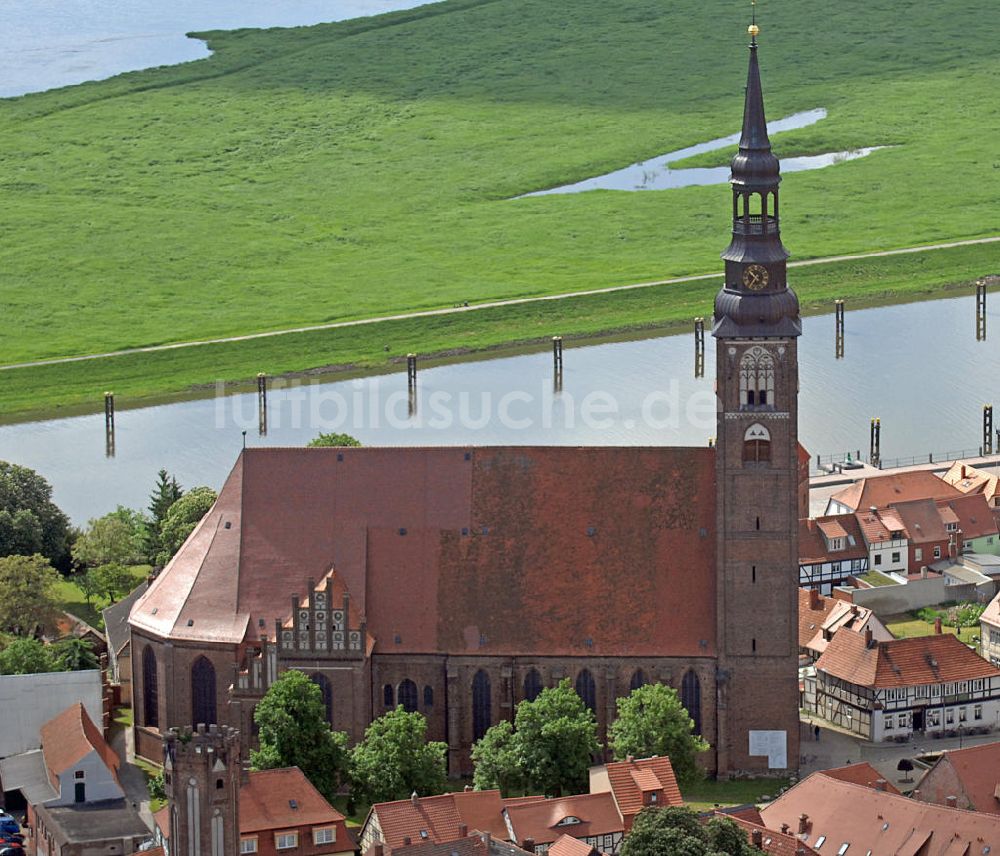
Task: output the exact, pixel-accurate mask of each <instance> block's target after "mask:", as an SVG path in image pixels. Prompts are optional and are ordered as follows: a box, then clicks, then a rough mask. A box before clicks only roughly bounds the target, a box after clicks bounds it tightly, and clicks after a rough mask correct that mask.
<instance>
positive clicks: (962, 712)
mask: <svg viewBox="0 0 1000 856" xmlns="http://www.w3.org/2000/svg"><path fill="white" fill-rule="evenodd" d="M965 720H966V716H965V708H964V707H960V708H959V709H958V721H959V722H965Z"/></svg>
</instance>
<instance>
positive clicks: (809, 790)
mask: <svg viewBox="0 0 1000 856" xmlns="http://www.w3.org/2000/svg"><path fill="white" fill-rule="evenodd" d="M761 815H762V817H763V819H764V823H765V824H766V825H767V828H768V829H771V830H775V829H780V828H781V825H782V824H788V826H789V827H790V831H791V832H792V833H793V834H794V833H796V832H797V831H798V828H799V818H800V816H801V815H806V821H805V824H806V832H805V833H804V835H803V836H800V838H804V843H806V844H808V845H809V846H812V847H816V846H817V842H818V840H819V838H820V837H821V836H824V837H825V841H824V845H823V846H822V847H818V848H817V849H818V850H819V852H820V853H828V854H829V853H837V852H838V850H839V848H840V847H841V846H842V845H843V844H848V845H849V847H848V849H847V854H848V856H852V854H854V853H860V854H864V853H867V852H869V851H871V852H872V853H875V854H879V856H881V854H895V856H902V854H908V856H917V854H919V856H953V854H954V856H960V855H961V854H967V855H968V856H980V854H983V853H990V852H993V853H997V852H1000V819H998V818H996V817H994V816H993V815H987V814H977V813H976V812H971V811H962V810H960V809H953V808H945V807H943V806H937V805H932V804H929V803H922V802H918V801H917V800H912V799H909V798H908V797H904V796H899V795H898V794H893V793H889V792H882V791H875V790H872V789H871V788H867V787H864V786H862V785H856V784H853V783H850V782H842V781H838V780H836V779H831V778H830V777H829V776H824V775H823V774H822V773H813V774H812V775H811V776H809V777H807V778H806V779H805V780H804V781H802V782H800V783H799V784H797V785H795V786H794V787H793V788H790V789H789V790H787V791H786V792H785V793H783V794H782V795H781V796H779V797H778V798H777V799H776V800H775V801H774V802H772V803H770V804H769V805H766V806H764V807H763V808H762V809H761ZM987 848H989V849H987Z"/></svg>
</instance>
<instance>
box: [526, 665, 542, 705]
mask: <svg viewBox="0 0 1000 856" xmlns="http://www.w3.org/2000/svg"><path fill="white" fill-rule="evenodd" d="M541 691H542V676H541V675H539V674H538V669H529V670H528V674H526V675H525V676H524V699H525V701H534V700H535V699H536V698H538V696H539V694H540V693H541Z"/></svg>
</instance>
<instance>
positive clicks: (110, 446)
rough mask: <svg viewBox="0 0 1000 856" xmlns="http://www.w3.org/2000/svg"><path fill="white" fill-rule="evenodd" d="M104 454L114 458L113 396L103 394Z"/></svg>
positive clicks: (111, 394)
mask: <svg viewBox="0 0 1000 856" xmlns="http://www.w3.org/2000/svg"><path fill="white" fill-rule="evenodd" d="M104 454H105V455H106V456H107V457H109V458H113V457H114V456H115V394H114V393H113V392H106V393H104Z"/></svg>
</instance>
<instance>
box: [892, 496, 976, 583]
mask: <svg viewBox="0 0 1000 856" xmlns="http://www.w3.org/2000/svg"><path fill="white" fill-rule="evenodd" d="M892 507H893V508H894V509H895V511H896V513H897V514H898V515H899V519H900V520H901V521H902V523H903V530H904V531H905V532H906V534H907V548H908V552H907V569H908V570H907V572H906V573H907V574H909V575H913V576H919V575H920V571H921V569H922V568H924V567H927V566H928V565H930V564H932V563H933V562H936V561H938V560H939V559H942V558H947V559H954V558H956V557H957V556H958V554H959V553H961V544H960V541H959V534H958V516H957V515H956V514H955V513H954V512H953V511H952V510H951V509H947V510H946V511H945V513H942V511H941V509H939V507H938V505H937V503H936V502H935V501H934V500H933V499H913V500H910V501H908V502H897V503H896V504H895V505H893V506H892Z"/></svg>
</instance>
